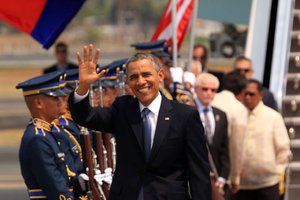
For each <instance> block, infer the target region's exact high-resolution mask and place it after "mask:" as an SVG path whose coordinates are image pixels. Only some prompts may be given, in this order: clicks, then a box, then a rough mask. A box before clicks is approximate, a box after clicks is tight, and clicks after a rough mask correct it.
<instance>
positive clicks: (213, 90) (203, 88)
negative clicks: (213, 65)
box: [201, 87, 217, 92]
mask: <svg viewBox="0 0 300 200" xmlns="http://www.w3.org/2000/svg"><path fill="white" fill-rule="evenodd" d="M201 89H202V91H204V92H207V91H208V90H210V91H211V92H216V91H217V89H216V88H208V87H202V88H201Z"/></svg>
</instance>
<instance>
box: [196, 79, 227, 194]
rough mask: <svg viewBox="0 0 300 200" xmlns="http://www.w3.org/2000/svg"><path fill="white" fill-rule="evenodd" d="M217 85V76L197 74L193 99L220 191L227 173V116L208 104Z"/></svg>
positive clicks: (222, 188)
mask: <svg viewBox="0 0 300 200" xmlns="http://www.w3.org/2000/svg"><path fill="white" fill-rule="evenodd" d="M218 87H219V81H218V79H217V77H215V76H214V75H212V74H210V73H203V74H199V75H198V76H197V78H196V85H195V92H196V95H197V98H196V100H195V101H196V105H197V108H198V111H199V113H200V117H201V120H202V122H203V124H204V128H205V130H206V138H207V142H208V146H209V149H210V152H211V155H212V158H213V160H212V161H211V162H210V165H211V168H212V171H213V172H214V173H215V174H214V175H215V177H216V183H215V185H216V187H217V188H218V189H219V191H222V190H224V186H225V183H226V180H227V178H228V175H229V149H228V132H227V129H228V125H227V117H226V114H225V112H223V111H221V110H219V109H217V108H215V107H213V106H211V105H210V103H211V102H212V100H213V98H214V96H215V94H216V91H217V89H218ZM212 162H213V163H212ZM214 168H215V169H214ZM214 170H216V172H215V171H214ZM226 191H227V190H226ZM225 197H226V199H228V198H229V194H228V192H227V193H225Z"/></svg>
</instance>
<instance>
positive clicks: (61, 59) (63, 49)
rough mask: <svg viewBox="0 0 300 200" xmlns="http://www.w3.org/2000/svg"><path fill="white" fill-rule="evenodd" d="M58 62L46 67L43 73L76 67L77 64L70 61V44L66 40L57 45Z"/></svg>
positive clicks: (56, 55) (56, 56)
mask: <svg viewBox="0 0 300 200" xmlns="http://www.w3.org/2000/svg"><path fill="white" fill-rule="evenodd" d="M55 58H56V63H55V64H54V65H51V66H49V67H47V68H45V69H44V71H43V73H44V74H47V73H50V72H53V71H56V70H62V71H64V70H67V69H76V68H78V67H77V65H75V64H74V63H71V62H69V61H68V46H67V44H66V43H64V42H59V43H57V44H56V45H55Z"/></svg>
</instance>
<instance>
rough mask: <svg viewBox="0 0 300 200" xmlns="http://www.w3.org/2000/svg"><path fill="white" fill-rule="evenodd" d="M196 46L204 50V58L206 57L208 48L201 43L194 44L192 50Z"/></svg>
mask: <svg viewBox="0 0 300 200" xmlns="http://www.w3.org/2000/svg"><path fill="white" fill-rule="evenodd" d="M198 48H202V49H203V51H204V56H205V58H207V56H208V49H207V47H206V46H204V45H203V44H200V43H199V44H195V45H194V48H193V49H194V50H195V49H198Z"/></svg>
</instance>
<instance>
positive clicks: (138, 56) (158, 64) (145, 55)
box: [126, 53, 162, 71]
mask: <svg viewBox="0 0 300 200" xmlns="http://www.w3.org/2000/svg"><path fill="white" fill-rule="evenodd" d="M139 60H150V62H151V63H152V65H153V66H154V67H155V69H156V70H157V71H159V70H160V69H161V68H162V64H161V62H160V60H159V59H158V58H157V57H156V56H154V55H152V54H150V53H136V54H134V55H133V56H131V57H130V58H129V59H128V60H127V62H126V69H127V68H128V65H129V64H130V63H132V62H135V61H139Z"/></svg>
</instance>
